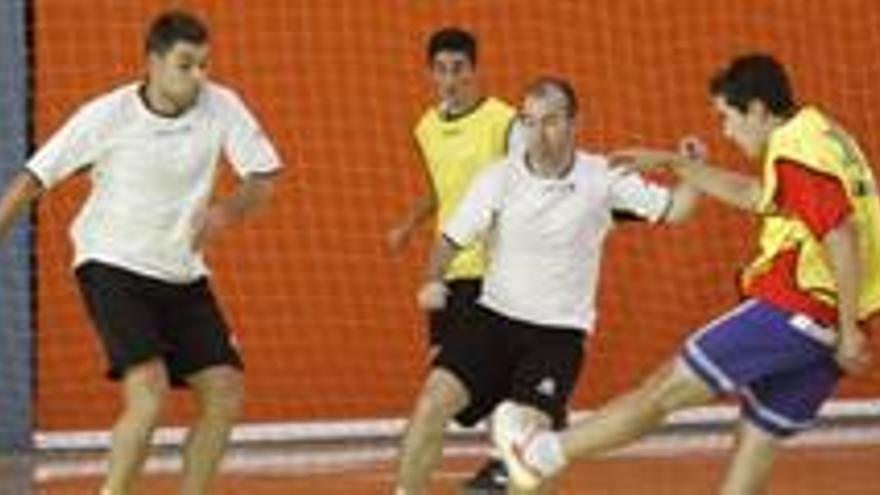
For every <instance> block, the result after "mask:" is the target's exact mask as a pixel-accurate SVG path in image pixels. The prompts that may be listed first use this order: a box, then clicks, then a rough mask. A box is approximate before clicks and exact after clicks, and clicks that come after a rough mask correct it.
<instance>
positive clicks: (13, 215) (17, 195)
mask: <svg viewBox="0 0 880 495" xmlns="http://www.w3.org/2000/svg"><path fill="white" fill-rule="evenodd" d="M42 192H43V185H42V184H41V183H40V181H39V180H38V179H37V178H36V177H35V176H34V175H33V174H32V173H31V172H29V171H23V172H19V173H18V175H16V176H15V178H13V179H12V182H11V183H10V184H9V187H8V188H6V192H5V193H4V194H3V197H2V198H0V241H2V240H3V239H5V238H6V235H7V234H8V233H9V230H10V229H11V228H12V225H13V224H14V223H15V220H16V219H17V218H18V217H19V216H20V215H21V212H22V211H24V209H25V208H26V207H27V206H28V205H29V204H30V203H31V202H32V201H33V200H35V199H36V198H37V197H39V196H40V194H42Z"/></svg>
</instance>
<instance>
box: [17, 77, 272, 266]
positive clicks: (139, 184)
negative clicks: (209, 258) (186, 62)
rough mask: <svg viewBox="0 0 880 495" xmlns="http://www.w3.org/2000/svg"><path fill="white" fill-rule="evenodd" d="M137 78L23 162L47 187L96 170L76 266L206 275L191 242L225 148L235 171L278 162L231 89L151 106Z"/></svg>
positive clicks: (79, 225) (81, 220)
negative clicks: (173, 113)
mask: <svg viewBox="0 0 880 495" xmlns="http://www.w3.org/2000/svg"><path fill="white" fill-rule="evenodd" d="M139 86H140V85H139V84H130V85H127V86H123V87H121V88H118V89H116V90H114V91H112V92H110V93H107V94H105V95H103V96H100V97H98V98H96V99H94V100H92V101H90V102H88V103H86V104H85V105H83V106H82V107H81V108H80V109H79V110H78V111H77V112H76V113H75V114H74V115H73V116H72V117H71V118H70V119H69V120H68V121H67V122H66V123H65V124H64V126H63V127H62V128H61V129H60V130H58V131H57V132H56V133H55V134H54V135H53V136H52V137H51V138H50V139H49V141H48V142H47V143H46V144H45V145H44V146H43V147H42V148H41V149H40V150H39V151H38V152H37V153H36V154H35V155H34V156H33V157H32V158H31V159H30V161H29V162H28V163H27V165H26V167H27V169H28V170H30V171H31V172H32V173H33V174H34V175H35V176H36V177H37V178H38V179H39V180H40V181H41V182H42V183H43V186H44V187H46V188H49V187H52V186H53V185H55V184H56V183H58V182H59V181H61V180H63V179H64V178H66V177H68V176H70V175H72V174H73V173H75V172H77V171H81V170H84V169H86V168H90V170H89V173H90V178H91V182H92V188H91V192H90V194H89V197H88V199H87V200H86V202H85V204H84V205H83V206H82V208H81V209H80V211H79V213H78V215H77V217H76V220H75V221H74V222H73V224H72V225H71V228H70V233H71V237H72V239H73V243H74V248H75V259H74V266H76V265H79V264H81V263H83V262H85V261H87V260H95V261H101V262H105V263H108V264H112V265H114V266H118V267H121V268H125V269H128V270H131V271H133V272H136V273H139V274H142V275H146V276H150V277H154V278H159V279H162V280H165V281H169V282H177V283H182V282H189V281H192V280H195V279H197V278H199V277H202V276H204V275H206V274H207V273H208V270H207V268H206V266H205V263H204V260H203V258H202V255H201V253H199V252H196V251H194V250H193V249H192V248H191V246H192V242H193V238H194V234H195V232H196V226H195V224H196V221H197V218H196V217H197V216H198V215H199V214H200V213H201V212H202V211H203V209H204V208H205V207H206V206H207V204H208V201H209V199H210V197H211V193H212V190H213V187H214V181H215V176H216V172H217V165H218V163H219V158H220V153H221V151H222V152H223V153H224V154H225V156H226V157H227V158H228V160H229V162H230V163H231V164H232V166H233V168H234V169H235V172H236V174H237V175H238V176H240V177H244V176H246V175H248V174H253V173H271V172H274V171H276V170H277V169H279V167H280V166H281V163H280V160H279V158H278V155H277V153H276V152H275V149H274V148H273V146H272V144H271V143H270V141H269V140H268V138H267V137H266V135H265V134H264V133H263V131H262V129H261V128H260V125H259V123H258V122H257V120H256V119H255V118H254V117H253V115H252V114H251V113H250V112H249V111H248V109H247V107H246V106H245V105H244V103H243V102H242V101H241V100H240V99H239V98H238V96H237V95H236V94H235V93H234V92H233V91H231V90H229V89H227V88H224V87H222V86H220V85H217V84H213V83H209V84H205V85H204V86H203V88H202V90H201V91H200V93H199V96H198V99H197V101H196V103H195V104H194V106H193V107H192V108H190V109H189V110H187V111H186V113H184V114H183V115H180V116H178V117H174V118H169V117H161V116H159V115H157V114H155V113H153V112H151V111H150V110H149V109H147V107H146V106H145V104H144V102H143V100H142V99H141V96H140V95H139V94H138V91H139Z"/></svg>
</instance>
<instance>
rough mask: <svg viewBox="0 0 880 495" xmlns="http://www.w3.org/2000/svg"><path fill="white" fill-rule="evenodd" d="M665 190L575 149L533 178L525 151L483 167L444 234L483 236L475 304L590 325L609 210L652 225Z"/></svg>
mask: <svg viewBox="0 0 880 495" xmlns="http://www.w3.org/2000/svg"><path fill="white" fill-rule="evenodd" d="M670 202H671V193H670V191H669V190H668V189H667V188H664V187H662V186H659V185H656V184H652V183H649V182H646V181H645V180H643V179H642V177H641V176H639V175H638V174H636V173H626V172H624V171H623V170H622V169H611V168H609V167H608V165H607V161H606V160H605V158H603V157H601V156H597V155H589V154H586V153H583V152H578V153H577V155H576V159H575V164H574V166H573V167H572V169H571V170H570V171H569V172H568V174H567V175H566V176H565V177H563V178H559V179H548V178H542V177H538V176H536V175H534V174H533V173H532V172H531V171H530V170H529V168H528V166H527V165H526V163H525V157H524V154H516V155H508V156H507V158H505V159H503V160H502V161H501V162H500V163H497V164H495V165H493V166H491V167H489V168H488V169H487V170H485V171H484V172H483V173H482V174H481V175H480V176H479V177H478V178H477V180H476V181H475V182H474V186H473V187H472V188H471V189H470V191H468V194H467V196H466V197H465V199H464V201H463V202H462V203H461V204H460V206H459V209H458V211H457V212H456V213H455V215H453V216H452V217H451V218H450V220H449V222H447V223H446V225H444V226H443V234H444V235H445V236H446V237H447V238H448V239H450V240H451V241H452V242H455V243H456V244H459V245H465V244H467V243H469V242H473V241H475V240H476V239H477V238H478V237H480V236H481V235H484V236H485V241H486V242H487V246H488V255H489V266H488V268H487V271H486V274H485V277H484V280H483V291H482V294H481V295H480V299H479V302H480V304H482V305H484V306H486V307H488V308H490V309H492V310H494V311H497V312H499V313H501V314H503V315H505V316H508V317H510V318H514V319H518V320H523V321H527V322H530V323H535V324H538V325H545V326H554V327H566V328H580V329H584V330H586V331H592V328H593V325H594V324H595V319H596V308H595V299H596V287H597V284H598V277H599V263H600V259H601V255H602V244H603V241H604V239H605V235H606V234H607V233H608V230H609V229H610V228H611V226H612V216H613V215H614V214H616V213H623V214H625V215H627V216H635V217H637V218H641V219H645V220H648V221H652V222H656V221H659V220H661V219H662V217H663V215H664V214H665V212H666V210H667V208H669V206H670Z"/></svg>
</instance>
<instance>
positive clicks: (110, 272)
mask: <svg viewBox="0 0 880 495" xmlns="http://www.w3.org/2000/svg"><path fill="white" fill-rule="evenodd" d="M76 278H77V280H78V281H79V288H80V292H81V293H82V296H83V299H84V300H85V303H86V307H87V309H88V312H89V315H90V316H91V319H92V322H93V323H94V326H95V328H96V330H97V332H98V335H99V337H100V339H101V344H102V346H103V348H104V352H105V355H106V357H107V360H108V362H109V369H108V371H107V376H108V377H109V378H110V379H112V380H119V379H121V378H122V377H123V376H124V375H125V372H126V371H127V370H128V369H129V368H131V367H132V366H135V365H137V364H140V363H143V362H146V361H148V360H150V359H154V358H156V357H161V358H162V359H163V360H164V362H165V365H166V367H167V369H168V374H169V378H170V380H171V383H172V385H173V386H175V387H180V386H185V385H186V382H185V379H186V378H187V377H188V376H190V375H192V374H193V373H196V372H198V371H201V370H203V369H205V368H208V367H211V366H216V365H226V364H228V365H232V366H234V367H236V368H239V369H242V368H243V365H242V360H241V356H240V355H239V353H238V350H237V349H236V347H235V345H234V343H233V342H232V339H231V337H230V332H229V327H228V325H227V324H226V321H225V319H224V318H223V314H222V313H221V312H220V308H219V307H218V305H217V301H216V300H215V299H214V295H213V293H212V292H211V287H210V285H209V284H208V280H207V278H202V279H199V280H197V281H195V282H191V283H184V284H174V283H169V282H165V281H162V280H159V279H155V278H151V277H146V276H143V275H139V274H137V273H134V272H131V271H129V270H126V269H123V268H118V267H115V266H111V265H108V264H104V263H99V262H94V261H89V262H86V263H83V264H82V265H80V266H79V267H78V268H77V269H76Z"/></svg>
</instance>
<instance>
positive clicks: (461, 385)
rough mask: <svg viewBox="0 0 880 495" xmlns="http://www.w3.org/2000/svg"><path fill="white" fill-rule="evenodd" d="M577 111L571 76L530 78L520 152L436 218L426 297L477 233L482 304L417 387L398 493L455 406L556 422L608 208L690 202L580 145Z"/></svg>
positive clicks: (406, 489)
mask: <svg viewBox="0 0 880 495" xmlns="http://www.w3.org/2000/svg"><path fill="white" fill-rule="evenodd" d="M576 114H577V100H576V97H575V93H574V91H573V90H572V88H571V86H570V85H569V83H567V82H566V81H564V80H561V79H556V78H542V79H539V80H537V81H536V82H535V83H533V84H532V85H530V86H529V88H528V89H527V91H526V94H525V100H524V103H523V106H522V110H521V115H520V120H521V123H522V126H523V129H524V134H525V140H526V150H525V153H511V154H509V155H508V156H507V157H506V158H505V159H503V160H502V161H501V162H499V163H497V164H496V165H493V166H491V167H490V168H489V169H487V170H486V171H484V172H483V173H482V174H481V176H480V177H478V178H477V179H476V181H475V183H474V185H473V186H472V187H471V189H470V191H469V192H468V194H467V195H466V197H465V199H464V201H463V202H462V203H461V205H460V206H459V209H458V211H457V212H456V214H455V215H453V217H452V218H451V219H450V220H449V221H448V222H446V223H445V224H444V226H443V227H442V231H443V235H442V237H441V238H440V239H439V240H438V241H437V243H436V244H435V246H434V249H433V252H432V255H431V260H430V262H429V266H428V270H427V274H426V280H425V283H424V285H423V287H422V288H421V290H420V291H419V294H418V300H419V303H420V305H421V306H422V307H424V308H426V309H432V308H439V307H443V305H444V304H445V303H446V296H447V287H446V285H445V283H444V281H443V278H442V277H443V273H444V269H445V267H446V265H447V264H448V263H449V262H450V260H452V259H453V257H454V256H455V253H456V252H457V251H458V250H459V249H461V248H462V247H463V246H466V245H468V244H469V243H471V242H475V241H477V240H479V239H481V238H482V239H484V240H485V242H486V243H487V246H488V257H489V264H488V268H487V271H486V274H485V278H484V283H483V288H482V292H481V294H480V297H479V300H478V309H477V311H476V312H475V314H474V315H472V316H466V318H468V319H469V321H468V322H467V323H466V324H462V325H458V326H457V327H456V328H453V329H451V331H450V333H449V335H448V340H446V341H445V342H444V345H443V347H442V348H441V350H440V354H439V355H438V356H437V358H436V360H435V362H434V367H433V369H432V371H431V372H430V374H429V376H428V378H427V380H426V382H425V385H424V387H423V389H422V392H421V394H420V396H419V398H418V399H417V402H416V406H415V412H414V413H413V416H412V419H411V421H410V424H409V425H408V428H407V433H406V436H407V439H406V440H405V441H404V446H405V449H409V450H410V452H408V453H405V454H404V455H411V456H416V457H418V458H419V460H420V461H421V467H422V473H420V474H421V475H422V476H418V477H417V476H413V477H412V478H410V479H402V480H399V481H398V486H397V493H398V494H401V495H417V494H421V493H423V492H424V489H425V486H424V485H425V484H426V480H427V476H428V473H429V471H430V469H431V468H432V467H433V466H434V465H435V464H436V462H437V460H438V459H439V456H440V452H441V444H442V435H443V428H444V426H445V425H446V424H447V423H448V422H449V420H451V419H452V418H453V417H455V418H457V419H458V420H459V422H461V423H464V424H472V423H474V422H476V421H477V420H479V419H481V418H483V417H485V416H486V415H487V414H488V413H490V412H491V411H492V409H493V408H494V406H495V405H496V404H498V403H499V402H500V401H502V400H505V399H511V400H514V401H517V402H518V403H520V404H521V405H523V406H524V410H526V411H528V414H529V421H530V422H532V423H533V424H534V425H535V426H536V427H538V428H561V427H562V426H563V425H564V422H565V411H566V406H567V402H568V399H569V397H570V396H571V393H572V392H573V390H574V386H575V382H576V380H577V376H578V374H579V371H580V367H581V362H582V357H583V340H584V335H585V334H588V333H589V332H590V331H591V329H592V327H593V325H594V321H595V291H596V285H597V277H598V273H599V263H600V258H601V254H602V244H603V241H604V239H605V236H606V234H607V233H608V231H609V230H610V228H611V227H612V225H613V219H614V217H615V216H618V215H619V216H622V217H629V218H638V219H644V220H648V221H650V222H677V221H680V220H682V219H684V218H685V217H686V216H687V215H689V214H690V212H691V211H692V210H693V207H694V205H695V199H696V193H695V190H694V189H692V188H690V187H687V186H678V187H676V188H675V189H674V190H669V189H667V188H665V187H661V186H659V185H655V184H651V183H648V182H645V181H644V180H642V178H641V177H640V176H639V175H637V174H635V173H628V172H627V171H624V170H621V169H611V168H609V167H608V164H607V162H606V160H605V159H604V158H603V157H601V156H597V155H592V154H588V153H586V152H583V151H578V150H576V149H575V145H574V143H575V121H576V119H575V117H576ZM546 490H549V487H546V486H544V487H539V488H538V490H537V492H539V493H540V492H545V491H546Z"/></svg>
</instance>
